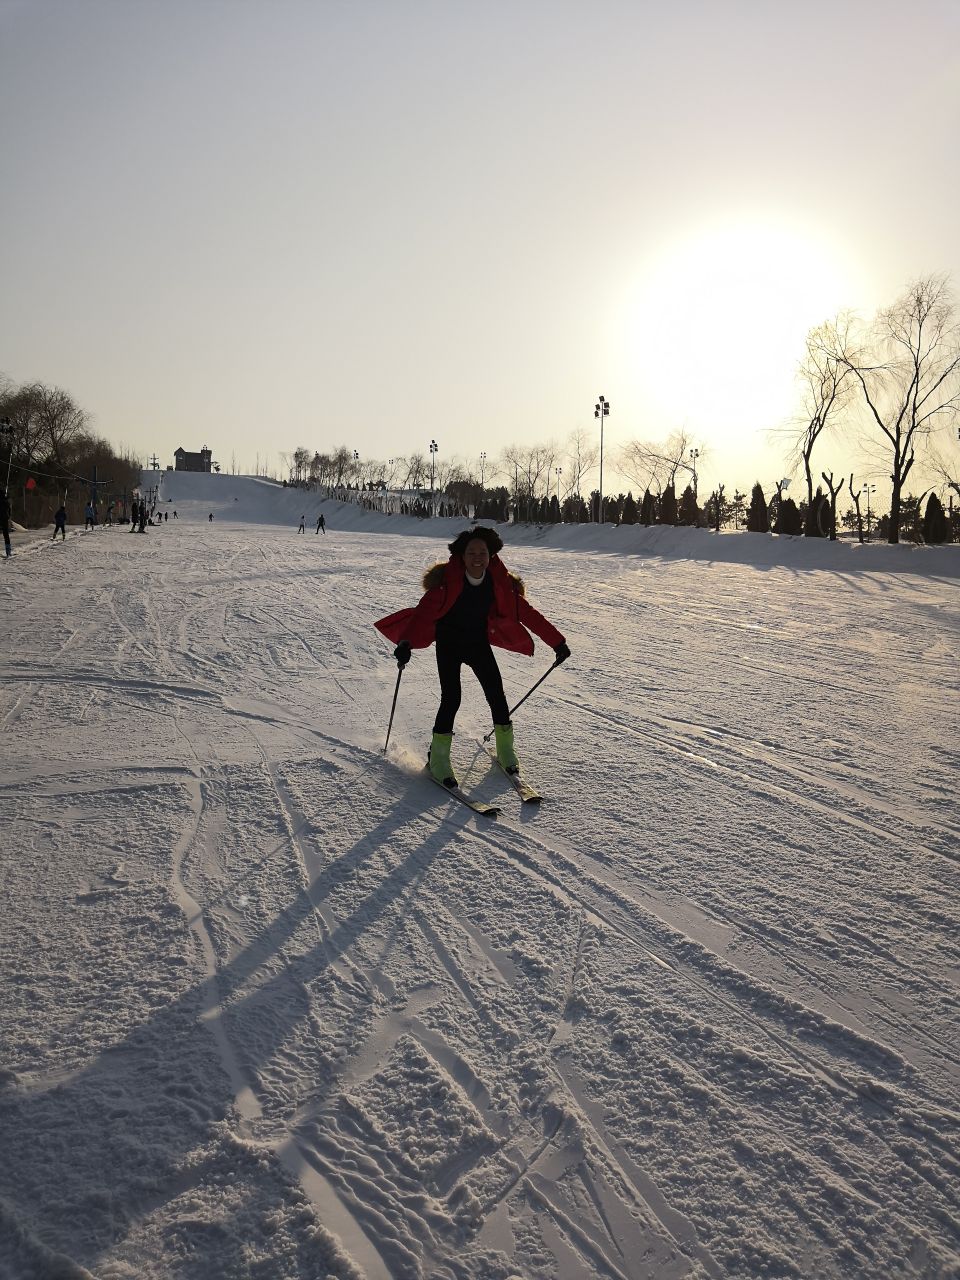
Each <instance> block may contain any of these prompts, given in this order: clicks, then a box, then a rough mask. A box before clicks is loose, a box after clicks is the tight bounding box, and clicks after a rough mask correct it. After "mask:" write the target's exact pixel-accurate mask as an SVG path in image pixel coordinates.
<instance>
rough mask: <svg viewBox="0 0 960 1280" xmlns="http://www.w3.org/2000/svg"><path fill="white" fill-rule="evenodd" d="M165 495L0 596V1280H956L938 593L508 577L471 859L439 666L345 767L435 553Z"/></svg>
mask: <svg viewBox="0 0 960 1280" xmlns="http://www.w3.org/2000/svg"><path fill="white" fill-rule="evenodd" d="M163 486H164V487H163V491H162V499H164V501H162V503H161V506H164V507H167V508H168V509H169V510H170V511H171V518H170V520H169V521H168V522H167V523H166V524H165V525H164V526H163V527H162V528H153V529H148V530H147V532H146V533H145V534H144V535H143V536H140V535H139V534H130V533H128V532H127V531H126V530H124V529H122V528H114V529H112V530H110V529H98V530H96V531H94V532H92V533H89V534H83V533H77V532H74V533H73V534H72V535H71V537H70V538H69V539H68V541H67V543H66V544H65V545H59V544H57V545H51V544H48V543H46V542H41V541H40V540H39V539H38V538H37V537H36V535H32V536H31V537H30V538H28V539H25V540H24V541H23V542H22V543H21V544H20V545H18V546H17V549H16V554H15V555H14V557H13V559H11V560H10V561H7V562H6V563H5V564H4V566H3V577H2V581H0V590H2V593H3V601H4V605H5V608H4V610H3V618H4V623H3V658H2V660H0V663H2V672H3V677H4V680H3V687H2V693H0V699H2V701H0V714H2V716H3V725H4V733H3V736H2V738H0V759H2V765H3V768H2V775H0V776H2V783H0V813H2V820H3V825H4V833H5V835H4V842H3V874H2V881H0V884H2V889H0V892H2V894H3V904H2V910H3V949H2V977H3V991H4V996H3V1000H2V1004H0V1019H2V1022H0V1043H2V1045H3V1061H2V1074H0V1133H2V1135H3V1136H2V1146H3V1158H2V1159H0V1277H3V1280H8V1277H9V1278H12V1277H16V1280H28V1278H29V1280H32V1278H34V1277H36V1278H39V1277H50V1276H53V1275H56V1276H59V1277H79V1276H87V1275H94V1276H97V1277H101V1278H103V1280H106V1278H110V1280H119V1278H121V1277H123V1278H127V1277H129V1278H133V1277H137V1278H138V1280H139V1278H147V1280H160V1278H166V1277H175V1276H176V1277H187V1276H189V1277H197V1278H198V1280H199V1278H200V1277H204V1278H206V1277H251V1278H252V1277H267V1276H269V1277H283V1278H284V1280H286V1278H290V1280H300V1278H301V1277H302V1278H303V1280H307V1277H309V1278H310V1280H314V1278H315V1277H318V1276H320V1277H323V1276H338V1277H346V1276H353V1277H356V1276H359V1275H364V1276H368V1277H371V1280H401V1278H406V1277H437V1278H439V1280H453V1278H457V1280H464V1278H471V1280H472V1278H476V1280H481V1278H482V1280H507V1278H508V1277H522V1278H523V1280H527V1278H528V1277H530V1278H534V1280H557V1278H558V1277H563V1278H569V1280H573V1278H576V1280H581V1278H582V1277H604V1280H610V1278H611V1277H628V1278H629V1280H641V1278H642V1277H650V1278H651V1280H654V1278H655V1280H663V1278H669V1277H693V1276H696V1277H706V1276H711V1277H725V1276H761V1275H762V1276H792V1277H803V1278H808V1277H826V1278H832V1277H863V1278H864V1280H866V1278H867V1277H869V1278H870V1280H874V1278H875V1277H897V1276H918V1277H920V1276H922V1277H944V1276H948V1275H954V1274H956V1273H957V1268H958V1267H960V1233H958V1225H957V1224H958V1215H960V1195H958V1187H960V1179H958V1173H960V1168H958V1120H960V1098H958V1068H957V1044H958V1037H957V1014H958V991H957V984H958V976H960V943H958V939H960V929H958V919H957V915H958V912H957V886H958V874H957V873H958V856H960V855H958V845H960V841H958V836H960V809H958V804H957V799H956V777H957V767H958V764H960V750H958V746H957V743H958V730H960V696H958V680H957V658H956V655H957V646H958V639H960V595H958V589H957V581H956V577H957V575H956V572H955V568H954V566H955V563H956V560H955V558H954V557H952V556H951V555H950V554H946V552H949V551H955V549H944V551H945V554H943V555H938V554H937V553H934V552H926V553H925V552H922V551H921V552H917V551H915V550H914V549H912V548H892V549H885V548H875V547H874V548H865V549H863V551H862V552H861V551H860V550H857V549H851V548H848V547H842V548H841V547H832V548H831V547H816V548H811V547H807V546H803V545H802V544H800V546H799V547H796V546H794V547H793V548H790V551H791V554H795V555H796V556H800V555H808V556H810V557H812V559H810V560H808V561H807V562H806V563H803V562H800V561H799V560H794V561H793V562H791V563H789V564H787V565H777V564H773V563H770V562H764V560H765V555H766V552H765V551H761V550H760V549H761V547H763V548H766V547H767V546H770V545H775V546H777V548H778V555H779V554H782V551H783V544H777V543H776V542H775V540H767V539H756V540H754V539H748V538H741V539H737V538H720V539H714V540H713V541H712V542H711V543H710V545H711V546H712V547H714V548H722V547H725V546H726V545H727V544H728V543H734V544H738V545H739V547H740V548H753V549H754V555H755V556H756V558H757V560H758V561H759V562H758V563H756V564H742V563H736V562H731V561H727V562H725V561H724V560H723V558H722V554H721V553H720V552H719V550H718V551H717V552H716V553H715V554H712V555H710V556H702V555H699V554H697V555H694V554H693V553H692V552H690V551H688V550H683V549H681V550H680V552H679V554H678V555H672V554H668V551H671V550H676V549H677V548H678V546H680V545H681V544H680V543H679V542H674V543H668V542H667V541H666V540H663V541H661V542H659V543H653V542H645V541H643V540H644V539H645V538H647V537H656V531H640V530H636V531H635V530H607V531H596V532H595V533H594V534H593V537H594V538H595V539H596V542H595V544H594V545H592V546H591V545H579V546H578V545H572V544H571V545H567V546H563V545H562V541H563V539H564V537H565V536H567V534H566V531H564V530H548V531H544V533H543V535H542V538H541V536H540V535H539V534H538V532H537V531H536V530H533V531H529V532H528V533H526V534H523V533H521V531H519V530H517V531H513V530H509V531H505V532H506V536H507V540H508V547H507V549H506V551H505V552H504V558H505V559H506V560H507V563H508V564H509V565H510V566H511V567H513V568H516V569H517V570H519V571H520V572H521V573H522V574H523V576H524V578H525V580H526V581H527V584H528V591H529V593H530V596H531V599H532V600H533V602H534V603H535V604H536V605H537V606H538V607H539V608H541V609H542V610H543V611H544V612H545V613H546V614H547V615H548V616H549V617H550V618H551V619H552V620H553V621H554V622H556V624H557V625H558V626H559V627H560V628H561V629H562V630H563V631H564V632H565V634H566V635H567V638H568V640H569V643H570V646H571V649H572V650H573V656H572V658H571V659H570V661H569V662H568V663H566V664H565V665H564V666H563V667H561V668H560V669H559V670H557V671H555V672H554V673H553V674H552V675H551V676H550V678H549V679H548V680H547V681H546V682H545V683H544V684H543V685H542V686H541V688H540V690H538V691H537V693H536V694H535V695H534V696H533V697H532V698H531V699H530V700H529V701H528V702H527V703H525V704H524V706H523V708H522V709H521V711H520V712H519V713H518V714H517V718H516V723H517V736H518V744H519V749H520V753H521V757H522V759H523V761H524V764H525V766H526V768H527V770H528V772H529V773H530V775H531V776H532V777H533V779H534V780H536V781H537V782H538V783H539V784H540V786H541V787H542V789H543V791H544V794H545V796H546V799H545V800H544V802H543V805H542V806H541V809H540V810H539V811H538V810H536V809H533V810H531V808H530V807H523V806H521V804H520V802H519V799H518V798H517V797H516V796H515V795H514V794H513V792H512V791H509V790H508V789H507V788H505V786H504V782H503V779H502V778H501V777H500V776H499V774H498V773H497V772H496V771H495V770H493V769H491V767H490V766H489V761H488V760H487V757H486V755H485V754H484V753H483V752H482V751H481V749H480V747H479V745H478V743H477V741H476V737H477V735H479V734H481V733H483V732H485V731H486V729H487V728H488V725H487V723H486V712H485V707H484V706H483V704H482V700H481V698H480V695H479V691H478V689H477V688H476V686H475V685H474V684H473V683H471V680H470V678H469V677H467V678H466V679H465V684H464V689H465V696H464V705H463V707H462V710H461V712H460V716H459V718H458V722H457V735H456V737H455V739H454V757H455V760H456V763H457V765H458V767H459V770H460V773H461V777H462V780H463V782H464V783H465V785H466V786H467V787H468V788H469V789H470V790H471V791H473V792H475V793H476V794H477V795H479V796H480V797H482V798H486V799H496V800H497V801H498V802H499V803H501V804H502V805H503V808H504V813H503V816H502V817H501V818H499V819H496V820H490V819H486V820H484V819H479V818H476V817H474V816H473V815H471V814H470V813H469V812H468V811H467V810H465V809H463V808H462V807H460V806H458V805H456V804H455V802H452V801H450V800H448V799H447V798H445V797H444V796H443V794H442V793H440V792H439V791H438V790H437V789H436V788H435V787H433V786H432V785H431V784H430V783H429V782H427V781H425V780H424V778H423V776H422V772H421V761H422V757H423V751H424V748H425V745H426V741H427V739H428V735H429V730H430V726H431V724H432V719H433V714H434V711H435V706H436V697H437V693H436V674H435V669H434V665H433V655H432V652H421V653H417V654H416V655H415V656H414V659H413V661H412V663H411V664H410V666H409V667H408V668H407V670H406V673H405V675H404V677H403V680H402V682H401V686H400V692H399V698H398V708H397V716H396V720H395V724H394V729H393V736H392V741H391V749H390V754H389V756H388V757H387V758H384V757H383V755H382V754H381V748H382V746H383V740H384V735H385V732H386V723H387V718H388V714H389V710H390V703H391V699H392V696H393V692H394V688H395V685H396V675H397V670H396V665H395V664H394V663H393V662H392V660H391V658H390V652H389V646H387V645H386V643H385V642H384V641H383V639H382V637H380V636H379V635H378V634H377V633H376V632H375V631H374V629H373V627H372V626H371V622H372V620H373V619H374V618H375V617H377V616H379V615H380V614H384V613H387V612H389V611H391V610H393V609H396V608H399V607H401V606H402V605H404V604H407V603H412V602H413V601H414V600H415V599H416V596H417V583H418V581H419V575H420V573H421V572H422V569H423V567H424V565H425V564H427V563H429V562H430V561H431V560H433V559H436V558H438V557H439V556H440V555H441V554H442V553H443V548H444V544H445V542H447V541H448V540H449V539H450V537H452V535H453V533H455V532H456V530H457V529H458V528H459V527H460V526H459V524H457V523H451V522H447V521H433V522H416V521H407V520H401V519H400V518H399V517H390V518H387V517H382V516H375V515H370V514H366V513H362V512H360V511H358V510H357V509H356V508H353V507H350V506H348V505H345V504H337V503H328V504H326V505H325V506H324V508H323V510H324V512H325V514H326V517H327V525H328V532H327V534H326V536H324V535H322V534H321V535H316V534H315V533H314V532H313V525H312V523H311V520H312V519H314V518H315V512H316V510H317V509H318V508H315V507H310V506H308V505H305V502H304V497H303V495H302V494H293V493H284V492H283V491H282V490H278V489H277V487H276V486H270V485H266V484H262V483H261V482H255V481H250V480H244V479H240V478H233V477H226V476H217V477H190V476H178V475H169V474H168V475H166V476H164V478H163ZM214 486H218V488H217V489H216V490H215V489H214ZM215 496H216V499H217V501H216V504H215ZM166 498H170V499H171V502H170V503H166V502H165V499H166ZM234 499H237V501H234ZM174 508H175V509H176V510H177V513H178V518H177V520H176V521H174V520H173V518H172V510H173V509H174ZM210 511H213V512H214V515H215V519H214V521H213V522H210V521H209V520H208V515H209V513H210ZM301 515H305V516H306V517H307V533H306V534H305V535H300V534H297V532H296V527H297V524H298V522H299V518H300V516H301ZM350 521H353V522H354V523H353V524H352V525H351V524H350ZM388 530H389V531H388ZM398 530H402V533H398V532H397V531H398ZM411 531H412V532H415V533H417V534H419V535H423V536H418V537H409V536H405V535H406V534H407V533H409V532H411ZM586 532H587V533H588V534H589V532H590V531H586ZM668 532H671V533H673V532H676V531H668ZM424 536H425V537H426V538H427V541H426V542H424V540H423V537H424ZM694 536H695V535H693V534H679V538H680V539H684V538H686V539H692V538H693V537H694ZM618 538H621V539H623V538H630V539H636V542H635V543H633V544H631V545H632V546H633V549H634V550H635V551H636V552H637V554H627V555H613V554H610V552H611V551H612V550H613V549H614V547H615V546H616V542H615V540H616V539H618ZM704 538H709V535H704ZM603 539H607V542H606V543H604V542H603V541H602V540H603ZM620 545H621V548H622V546H623V543H621V544H620ZM732 554H733V553H731V555H732ZM737 554H738V555H741V556H742V555H745V554H746V552H745V551H744V550H739V551H738V552H737ZM831 554H832V555H837V556H840V557H843V559H842V571H841V572H835V571H829V570H828V569H827V568H825V567H817V566H818V565H819V564H820V563H821V562H820V560H819V559H817V557H828V556H829V555H831ZM825 563H829V562H828V561H825ZM831 567H832V568H833V569H836V568H838V567H841V566H838V565H837V563H836V562H834V563H833V564H832V566H831ZM865 567H868V568H869V570H870V571H869V572H862V569H863V568H865ZM551 659H552V654H551V653H549V652H546V653H544V652H543V651H542V649H541V648H540V647H539V646H538V652H537V654H536V656H535V657H534V659H532V660H530V659H523V658H520V657H518V656H514V655H502V659H501V662H502V666H503V669H504V673H505V681H506V684H507V688H508V694H509V696H511V699H512V700H514V699H516V698H518V697H519V696H520V695H521V694H522V693H523V692H525V690H526V689H527V688H528V687H529V685H530V684H532V683H533V681H534V680H535V679H536V678H537V677H538V676H539V675H541V674H542V673H543V671H544V670H545V669H546V667H547V665H548V663H549V662H550V660H551Z"/></svg>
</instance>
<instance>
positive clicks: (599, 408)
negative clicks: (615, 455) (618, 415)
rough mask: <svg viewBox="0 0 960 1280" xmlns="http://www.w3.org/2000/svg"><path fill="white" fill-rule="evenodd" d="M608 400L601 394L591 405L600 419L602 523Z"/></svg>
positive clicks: (601, 518) (601, 517)
mask: <svg viewBox="0 0 960 1280" xmlns="http://www.w3.org/2000/svg"><path fill="white" fill-rule="evenodd" d="M609 414H610V401H609V400H605V399H604V398H603V396H601V397H600V399H599V400H598V401H597V403H596V404H595V405H594V406H593V416H594V417H595V418H599V419H600V523H601V524H603V420H604V418H606V417H609Z"/></svg>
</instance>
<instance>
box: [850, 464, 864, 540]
mask: <svg viewBox="0 0 960 1280" xmlns="http://www.w3.org/2000/svg"><path fill="white" fill-rule="evenodd" d="M861 493H862V490H860V489H856V490H855V489H854V487H853V472H852V471H851V472H850V497H851V498H852V499H853V507H854V510H855V511H856V513H857V541H858V542H859V543H860V544H861V546H862V545H863V513H862V512H861V510H860V494H861Z"/></svg>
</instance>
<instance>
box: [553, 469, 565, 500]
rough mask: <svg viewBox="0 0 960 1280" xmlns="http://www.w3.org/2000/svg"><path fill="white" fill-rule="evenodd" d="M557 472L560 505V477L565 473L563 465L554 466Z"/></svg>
mask: <svg viewBox="0 0 960 1280" xmlns="http://www.w3.org/2000/svg"><path fill="white" fill-rule="evenodd" d="M554 471H555V472H556V473H557V505H558V506H559V505H560V477H561V476H562V475H563V467H554Z"/></svg>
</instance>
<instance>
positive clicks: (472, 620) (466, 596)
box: [437, 573, 493, 644]
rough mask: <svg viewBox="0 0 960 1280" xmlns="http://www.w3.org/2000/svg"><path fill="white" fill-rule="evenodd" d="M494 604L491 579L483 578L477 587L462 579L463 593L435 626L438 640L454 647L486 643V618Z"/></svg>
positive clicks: (488, 575)
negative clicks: (451, 643) (452, 644)
mask: <svg viewBox="0 0 960 1280" xmlns="http://www.w3.org/2000/svg"><path fill="white" fill-rule="evenodd" d="M492 604H493V579H492V578H491V577H490V574H489V573H485V574H484V575H483V581H482V582H481V583H480V585H479V587H474V586H472V585H471V583H470V580H469V579H468V578H467V577H464V579H463V590H462V591H461V592H460V595H459V596H458V597H457V600H456V603H455V604H454V606H453V608H452V609H451V610H450V611H449V613H445V614H444V615H443V617H442V618H441V619H440V620H439V621H438V623H437V639H438V640H443V641H445V642H451V641H452V642H453V643H455V644H486V642H487V618H488V616H489V614H490V606H491V605H492Z"/></svg>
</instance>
